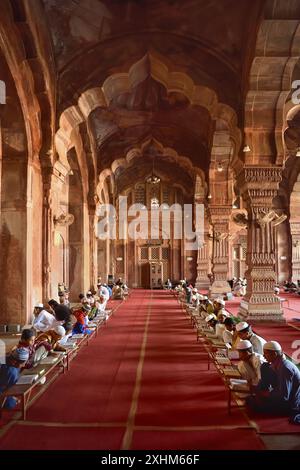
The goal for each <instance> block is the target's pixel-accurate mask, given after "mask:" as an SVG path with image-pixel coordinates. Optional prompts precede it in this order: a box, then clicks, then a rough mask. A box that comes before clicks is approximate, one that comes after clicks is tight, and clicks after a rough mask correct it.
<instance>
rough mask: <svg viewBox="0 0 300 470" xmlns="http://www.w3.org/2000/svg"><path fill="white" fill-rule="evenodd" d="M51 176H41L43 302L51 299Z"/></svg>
mask: <svg viewBox="0 0 300 470" xmlns="http://www.w3.org/2000/svg"><path fill="white" fill-rule="evenodd" d="M51 202H52V197H51V174H50V173H48V174H46V175H45V174H44V175H43V237H42V239H43V252H42V253H43V254H42V259H43V302H47V301H48V300H49V299H51V298H52V292H51V248H52V243H53V240H52V232H53V226H52V221H53V214H52V207H51Z"/></svg>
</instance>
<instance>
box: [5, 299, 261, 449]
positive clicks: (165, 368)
mask: <svg viewBox="0 0 300 470" xmlns="http://www.w3.org/2000/svg"><path fill="white" fill-rule="evenodd" d="M152 296H153V298H152ZM149 314H150V316H149ZM148 316H149V325H148V335H147V338H146V337H145V331H146V329H145V328H146V320H147V318H148ZM144 339H147V341H146V349H145V357H144V363H143V369H142V380H141V383H140V389H139V390H140V392H139V394H138V396H137V397H136V398H137V413H136V415H135V419H134V424H135V425H141V426H145V425H149V426H154V425H157V426H161V427H166V426H176V427H178V428H179V432H178V434H176V435H177V436H179V437H178V440H176V441H174V443H176V445H178V442H179V441H180V442H182V443H183V444H182V445H183V446H184V448H191V447H192V446H194V445H195V442H196V440H197V446H196V447H197V448H201V449H202V448H203V449H204V448H216V446H215V445H216V443H215V439H216V437H218V436H219V434H218V435H217V434H214V431H218V426H221V425H226V426H229V427H230V426H242V427H245V426H248V425H249V423H248V421H247V419H246V418H245V417H244V415H243V414H242V413H241V411H240V410H238V409H235V410H234V411H233V413H232V415H231V416H229V415H228V414H227V403H226V400H227V396H226V393H225V388H224V385H223V383H222V381H221V380H220V378H219V377H218V375H217V372H216V371H215V370H211V371H207V362H206V356H205V354H204V355H203V353H204V350H203V348H202V346H201V344H199V343H197V342H196V339H195V332H194V331H193V330H192V329H191V326H190V323H189V322H188V320H187V318H186V317H185V316H184V314H183V312H182V309H181V307H180V306H179V304H178V303H177V301H176V300H175V299H174V298H173V297H172V296H170V295H169V294H168V293H166V292H159V291H158V292H156V291H155V292H151V291H142V290H136V291H134V292H133V293H132V295H131V297H130V299H129V300H128V301H126V302H124V303H123V304H122V305H121V306H120V308H119V309H118V311H117V312H116V313H115V314H114V315H113V316H112V318H111V319H110V320H109V322H108V324H107V326H105V327H103V328H102V330H101V332H100V334H99V335H98V337H97V338H96V339H94V340H93V341H91V343H90V345H89V346H88V347H85V348H83V349H82V350H81V352H80V353H79V355H78V356H77V358H76V359H75V360H74V362H73V363H72V364H71V369H70V371H69V372H68V373H66V374H65V375H64V376H61V377H60V378H59V379H57V380H56V381H55V382H54V383H53V384H52V385H51V386H50V387H49V389H48V390H47V391H46V392H45V394H44V395H43V396H41V397H40V398H39V399H38V400H37V402H36V403H35V404H34V405H33V406H32V407H31V408H30V409H29V411H28V416H27V419H28V420H29V421H34V422H36V423H37V426H32V425H29V426H21V425H14V426H13V427H12V428H11V429H10V430H9V431H8V432H7V434H6V435H5V436H4V437H3V438H2V440H1V446H2V447H1V448H3V449H4V448H5V449H23V448H26V449H37V448H45V449H61V448H63V449H81V448H82V449H84V448H86V449H92V448H94V449H110V448H111V449H116V448H120V446H121V442H122V436H123V432H124V430H125V426H126V423H127V420H128V415H129V411H130V409H132V398H133V393H134V390H135V386H136V374H137V370H138V365H139V361H140V358H141V346H142V344H143V340H144ZM140 364H141V363H140ZM38 422H43V423H46V426H43V423H41V425H38ZM47 423H48V424H47ZM50 423H53V426H50V425H49V424H50ZM56 423H66V424H68V423H69V424H70V425H71V426H68V427H62V426H56ZM77 423H78V424H79V425H80V423H82V424H83V423H92V426H91V427H90V428H87V427H84V426H81V427H80V426H79V427H77ZM99 423H100V424H105V423H106V425H107V426H109V428H103V427H101V428H100V427H97V425H98V424H99ZM93 424H94V426H93ZM123 425H124V428H123ZM182 426H211V427H212V429H211V430H209V432H208V433H206V432H198V431H197V432H196V431H195V432H196V434H197V436H196V437H195V432H194V431H193V432H189V433H187V432H183V431H182V430H180V427H182ZM111 430H112V431H111ZM247 431H248V430H247ZM110 432H112V434H110ZM226 432H227V430H226ZM231 432H232V435H231V436H233V435H234V433H235V434H236V436H239V433H240V430H231ZM249 432H250V434H249V436H251V435H252V432H251V430H250V431H249ZM222 433H223V430H222ZM154 434H156V433H154ZM167 434H168V432H165V431H164V432H163V434H162V436H164V438H162V439H165V441H164V440H162V441H161V442H165V444H161V445H165V446H167V447H166V448H168V447H169V446H170V444H168V443H169V442H171V441H172V439H174V436H175V435H174V433H173V432H171V431H170V433H169V436H168V437H167ZM23 435H26V438H25V439H24V438H23V437H22V436H23ZM139 435H141V434H140V431H139V432H138V433H135V437H134V439H136V438H137V439H140V438H139V437H136V436H139ZM227 435H228V436H229V437H228V440H227V441H226V442H227V447H226V448H228V449H230V448H231V447H230V442H231V443H232V446H233V447H232V448H234V449H235V448H236V447H235V446H236V444H235V443H234V439H233V437H230V434H227ZM81 436H82V437H81ZM220 436H221V434H220ZM153 439H154V441H153V444H152V443H151V442H148V443H147V447H146V448H152V446H156V445H158V444H157V441H156V437H155V438H153ZM176 439H177V438H176ZM198 439H199V442H198ZM201 439H203V442H202V441H201ZM238 439H239V438H238ZM126 442H127V441H126ZM138 442H141V441H138ZM45 443H46V444H45ZM252 444H253V443H252V441H251V439H249V440H247V439H246V438H245V439H241V440H240V443H239V444H238V445H239V446H240V447H238V448H245V449H247V448H252V447H251V446H252ZM137 445H140V444H139V443H137ZM144 445H145V441H143V446H144ZM221 445H223V444H221ZM243 446H244V447H243ZM130 448H132V446H131V447H130ZM160 448H163V447H160Z"/></svg>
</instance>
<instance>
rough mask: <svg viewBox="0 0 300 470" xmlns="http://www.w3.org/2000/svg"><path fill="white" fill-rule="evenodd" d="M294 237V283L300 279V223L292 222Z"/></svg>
mask: <svg viewBox="0 0 300 470" xmlns="http://www.w3.org/2000/svg"><path fill="white" fill-rule="evenodd" d="M290 227H291V237H292V281H293V282H295V283H297V280H298V279H300V222H291V223H290Z"/></svg>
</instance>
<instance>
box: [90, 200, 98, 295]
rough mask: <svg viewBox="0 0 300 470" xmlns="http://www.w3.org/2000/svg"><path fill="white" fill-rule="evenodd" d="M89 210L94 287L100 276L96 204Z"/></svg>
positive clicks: (91, 282)
mask: <svg viewBox="0 0 300 470" xmlns="http://www.w3.org/2000/svg"><path fill="white" fill-rule="evenodd" d="M88 211H89V232H90V236H89V240H90V276H89V277H90V285H91V287H92V288H94V289H95V288H96V287H97V278H98V260H97V257H98V247H97V239H96V232H95V228H96V224H97V216H96V205H95V204H89V207H88Z"/></svg>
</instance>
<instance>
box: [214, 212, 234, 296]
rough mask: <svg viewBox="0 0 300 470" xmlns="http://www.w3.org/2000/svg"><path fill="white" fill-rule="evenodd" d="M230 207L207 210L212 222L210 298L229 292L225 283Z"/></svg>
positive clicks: (227, 269)
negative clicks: (211, 280)
mask: <svg viewBox="0 0 300 470" xmlns="http://www.w3.org/2000/svg"><path fill="white" fill-rule="evenodd" d="M231 210H232V208H231V206H228V205H227V206H213V205H211V206H210V208H209V215H210V218H211V222H212V232H211V234H210V235H209V238H210V239H211V241H212V279H213V282H212V285H211V286H210V289H209V292H210V295H211V297H217V296H219V295H224V294H227V293H229V292H231V288H230V286H229V284H228V282H227V279H228V272H229V246H228V234H229V219H230V214H231Z"/></svg>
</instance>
